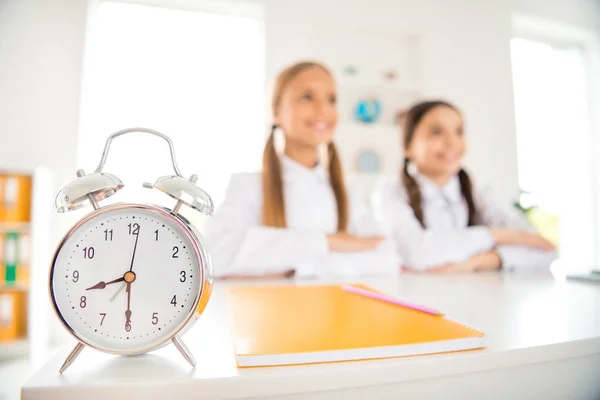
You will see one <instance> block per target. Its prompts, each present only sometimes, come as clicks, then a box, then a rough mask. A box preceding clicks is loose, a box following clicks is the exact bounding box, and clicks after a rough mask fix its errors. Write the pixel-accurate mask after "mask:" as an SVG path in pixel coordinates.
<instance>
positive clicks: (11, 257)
mask: <svg viewBox="0 0 600 400" xmlns="http://www.w3.org/2000/svg"><path fill="white" fill-rule="evenodd" d="M32 192H33V175H32V174H27V173H23V172H11V171H0V359H7V358H14V357H19V356H24V355H26V354H27V352H28V349H29V345H28V303H29V282H30V265H31V208H32V207H31V205H32Z"/></svg>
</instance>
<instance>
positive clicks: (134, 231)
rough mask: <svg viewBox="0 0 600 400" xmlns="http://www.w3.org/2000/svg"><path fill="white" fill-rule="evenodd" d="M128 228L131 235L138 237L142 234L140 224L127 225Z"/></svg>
mask: <svg viewBox="0 0 600 400" xmlns="http://www.w3.org/2000/svg"><path fill="white" fill-rule="evenodd" d="M127 227H128V228H129V234H130V235H137V234H139V233H140V224H138V223H137V222H136V223H134V224H129V225H127Z"/></svg>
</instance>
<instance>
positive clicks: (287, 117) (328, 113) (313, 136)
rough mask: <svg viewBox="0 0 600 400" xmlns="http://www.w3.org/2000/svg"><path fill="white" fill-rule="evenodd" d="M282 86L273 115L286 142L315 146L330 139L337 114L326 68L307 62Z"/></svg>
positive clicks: (333, 84)
mask: <svg viewBox="0 0 600 400" xmlns="http://www.w3.org/2000/svg"><path fill="white" fill-rule="evenodd" d="M281 90H282V91H281V95H280V96H279V99H278V101H277V103H276V104H275V105H274V113H275V115H274V117H275V124H276V125H277V126H279V127H281V128H282V129H283V131H284V133H285V138H286V146H301V147H314V148H316V147H317V146H319V145H321V144H327V143H329V142H331V140H332V138H333V132H334V129H335V126H336V124H337V119H338V114H337V108H336V90H335V83H334V81H333V79H332V77H331V75H330V74H329V72H327V71H326V70H325V69H323V68H321V67H319V66H310V67H308V68H305V69H304V70H302V71H300V72H298V73H297V74H296V75H295V76H294V77H292V78H291V79H290V81H289V82H288V83H287V84H286V85H285V87H283V88H281Z"/></svg>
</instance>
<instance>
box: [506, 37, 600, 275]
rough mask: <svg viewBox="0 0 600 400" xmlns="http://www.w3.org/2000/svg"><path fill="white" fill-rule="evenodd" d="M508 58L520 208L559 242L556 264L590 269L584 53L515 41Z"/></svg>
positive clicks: (592, 209)
mask: <svg viewBox="0 0 600 400" xmlns="http://www.w3.org/2000/svg"><path fill="white" fill-rule="evenodd" d="M511 55H512V67H513V84H514V94H515V117H516V129H517V156H518V163H519V164H518V165H519V185H520V188H521V191H522V196H521V204H522V205H523V206H524V207H526V208H527V207H536V208H537V210H536V212H537V215H536V218H537V220H535V222H537V223H538V228H540V229H541V230H542V232H543V233H545V234H546V235H547V236H550V237H554V239H555V240H557V241H558V242H559V243H560V252H561V258H563V259H566V260H570V261H578V262H582V263H585V264H588V265H584V266H591V265H593V262H594V258H595V250H594V248H595V239H594V238H595V224H594V216H595V215H596V207H597V205H596V200H595V193H596V190H595V187H594V179H595V176H594V167H593V158H592V149H593V140H592V134H591V129H590V114H589V112H590V106H589V104H588V100H589V97H588V96H589V94H588V92H587V90H588V87H589V86H588V79H587V68H586V53H585V51H584V50H583V48H582V47H581V46H578V45H563V44H556V43H552V42H543V41H534V40H528V39H523V38H515V39H513V40H512V41H511ZM534 219H535V218H534Z"/></svg>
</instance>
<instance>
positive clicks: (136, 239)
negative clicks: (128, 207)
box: [129, 227, 142, 272]
mask: <svg viewBox="0 0 600 400" xmlns="http://www.w3.org/2000/svg"><path fill="white" fill-rule="evenodd" d="M140 229H142V228H141V227H140V228H138V233H137V235H135V244H134V245H133V255H132V256H131V265H130V266H129V272H131V271H132V270H133V261H134V260H135V251H136V250H137V244H138V239H139V238H140Z"/></svg>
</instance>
